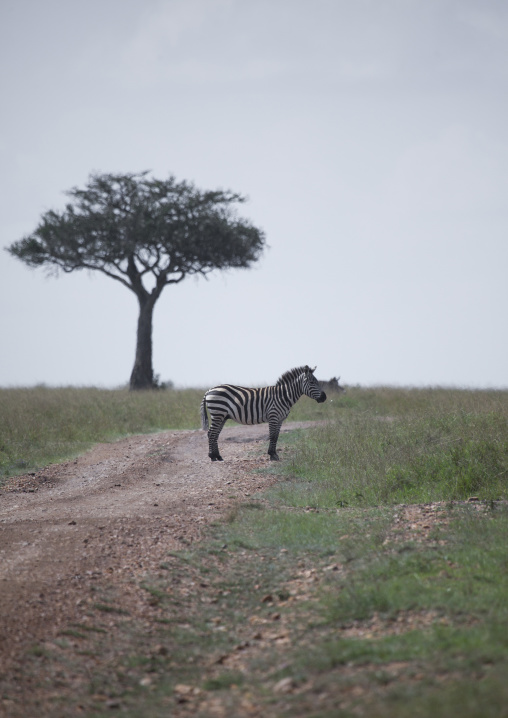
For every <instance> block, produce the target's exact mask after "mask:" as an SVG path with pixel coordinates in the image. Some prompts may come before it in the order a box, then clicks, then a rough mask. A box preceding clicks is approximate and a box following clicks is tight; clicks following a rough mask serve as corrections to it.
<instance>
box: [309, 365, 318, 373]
mask: <svg viewBox="0 0 508 718" xmlns="http://www.w3.org/2000/svg"><path fill="white" fill-rule="evenodd" d="M316 369H317V365H316V366H315V367H314V369H310V372H311V373H312V374H314V372H315V371H316Z"/></svg>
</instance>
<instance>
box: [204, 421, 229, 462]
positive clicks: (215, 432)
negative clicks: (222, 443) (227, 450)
mask: <svg viewBox="0 0 508 718" xmlns="http://www.w3.org/2000/svg"><path fill="white" fill-rule="evenodd" d="M225 423H226V417H223V416H214V417H213V419H212V425H211V427H210V429H209V430H208V450H209V453H208V456H209V457H210V458H211V460H212V461H223V458H222V456H221V455H220V454H219V443H218V442H219V434H220V433H221V431H222V428H223V426H224V424H225Z"/></svg>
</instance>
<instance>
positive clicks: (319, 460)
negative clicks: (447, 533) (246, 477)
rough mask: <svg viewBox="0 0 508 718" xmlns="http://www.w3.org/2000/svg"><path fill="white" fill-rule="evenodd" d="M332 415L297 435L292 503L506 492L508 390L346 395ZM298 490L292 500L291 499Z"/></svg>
mask: <svg viewBox="0 0 508 718" xmlns="http://www.w3.org/2000/svg"><path fill="white" fill-rule="evenodd" d="M345 399H346V398H344V399H338V400H337V402H336V404H335V406H333V405H332V406H331V407H330V408H329V417H330V420H329V421H328V422H327V423H326V424H325V425H323V426H319V427H317V428H315V429H313V430H306V431H303V432H300V434H299V435H298V437H296V439H295V438H292V439H289V441H290V442H291V443H290V446H291V447H292V450H291V458H290V460H289V462H287V463H286V464H285V466H284V467H283V471H284V473H285V474H286V475H287V476H288V477H291V478H292V479H295V478H296V479H299V480H300V481H299V482H298V483H297V484H296V485H295V483H294V481H293V482H292V484H291V489H290V490H289V486H288V485H287V484H286V485H282V486H281V487H279V488H278V489H276V492H275V493H276V495H277V496H278V497H279V498H280V499H282V500H283V501H284V502H285V503H287V502H288V501H289V502H290V503H296V505H311V506H323V507H332V506H361V505H370V506H374V505H379V504H384V503H408V502H425V501H439V500H460V499H467V498H469V497H471V496H473V495H474V496H477V497H478V498H480V499H487V500H489V499H490V500H495V499H500V498H507V497H508V392H506V391H465V390H464V391H460V390H445V389H425V390H416V389H413V390H406V389H389V388H378V389H369V390H361V389H356V390H352V391H350V392H348V395H347V403H346V401H345ZM290 495H291V497H290Z"/></svg>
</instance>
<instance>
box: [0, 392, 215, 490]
mask: <svg viewBox="0 0 508 718" xmlns="http://www.w3.org/2000/svg"><path fill="white" fill-rule="evenodd" d="M202 397H203V391H201V390H198V389H182V390H178V391H177V390H173V389H164V390H158V391H135V392H133V391H129V390H128V389H127V388H125V389H114V390H108V389H96V388H90V387H86V388H78V387H64V388H48V387H45V386H37V387H33V388H23V389H0V486H1V482H2V478H5V477H7V476H12V475H16V474H22V473H28V472H30V471H36V470H37V469H38V468H40V467H41V466H45V465H47V464H49V463H53V462H57V461H63V460H65V459H69V458H72V457H74V456H77V455H78V454H81V453H83V452H84V451H86V450H87V449H89V448H90V447H91V446H93V445H94V444H96V443H99V442H108V441H114V440H116V439H120V438H122V437H124V436H128V435H129V434H142V433H148V432H153V431H160V430H162V429H196V428H197V427H198V418H199V403H200V401H201V399H202Z"/></svg>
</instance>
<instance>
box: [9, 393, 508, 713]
mask: <svg viewBox="0 0 508 718" xmlns="http://www.w3.org/2000/svg"><path fill="white" fill-rule="evenodd" d="M13 391H14V392H16V391H20V392H21V391H23V390H13ZM27 391H29V390H27ZM33 391H34V392H38V391H39V390H33ZM52 391H57V390H43V392H42V394H44V392H50V393H51V392H52ZM58 391H60V390H58ZM61 391H62V392H67V391H68V390H61ZM72 391H75V392H77V394H76V395H73V396H79V393H80V391H83V392H84V393H83V395H81V396H80V397H79V401H81V400H82V401H83V402H84V405H85V406H88V407H89V406H90V403H94V402H93V401H92V400H91V398H90V397H92V396H94V397H95V403H97V404H98V405H99V406H102V407H103V409H102V413H103V414H104V415H107V414H108V413H109V412H110V410H112V409H111V406H112V405H114V406H115V413H116V415H117V416H124V417H128V416H129V415H130V414H135V413H136V411H138V408H139V413H140V415H143V414H144V415H145V417H148V419H147V420H146V421H145V423H144V424H143V429H142V430H143V431H150V430H155V429H156V428H166V427H168V426H171V427H172V428H176V427H177V426H181V427H182V428H190V427H192V426H194V427H195V426H197V419H198V412H197V408H198V406H199V402H200V400H201V392H196V393H195V394H192V393H191V392H190V391H189V392H187V393H185V392H173V391H171V390H170V391H168V392H165V391H164V392H154V393H150V394H147V395H146V396H140V395H137V394H128V393H127V392H126V393H125V394H123V395H122V394H121V393H118V394H114V393H113V394H109V393H108V392H100V391H98V390H72ZM95 391H97V392H98V393H97V394H93V392H95ZM87 392H90V393H89V395H88V398H87V397H86V394H87ZM3 396H4V395H3V394H2V397H3ZM69 396H70V395H69ZM20 398H21V395H18V396H17V399H18V400H19V399H20ZM332 399H333V401H332V402H331V403H328V402H327V403H326V404H323V405H317V404H316V403H314V402H311V401H310V400H306V399H302V400H301V401H300V402H299V403H298V404H297V405H296V406H295V407H294V409H293V411H292V413H291V416H290V419H294V420H306V419H318V420H323V419H326V420H327V421H326V423H323V424H322V425H320V426H318V427H316V428H314V429H306V430H305V431H298V432H293V433H292V434H290V435H282V436H281V439H280V442H281V445H282V447H283V450H284V451H283V455H284V456H285V457H287V459H286V460H285V461H281V462H280V463H279V464H274V465H270V471H271V472H276V473H278V475H279V479H280V480H279V481H278V483H277V484H276V485H275V486H274V487H273V488H272V489H270V490H269V491H266V492H263V493H260V494H258V495H256V496H251V497H250V498H249V501H248V502H246V503H243V504H241V503H240V504H238V506H237V507H236V510H235V511H232V512H231V514H230V516H229V519H228V520H227V521H225V522H223V523H221V524H219V525H217V526H215V527H213V528H212V529H211V530H210V533H209V535H208V537H207V538H206V539H205V540H203V541H202V542H200V543H198V544H194V545H193V546H190V547H188V548H187V549H186V551H185V552H172V553H170V552H168V554H167V556H166V558H165V561H164V562H163V563H162V564H161V566H160V569H161V570H160V571H159V572H158V573H157V574H156V575H150V576H144V577H142V578H140V579H139V580H138V582H137V585H136V586H133V585H129V587H128V589H126V595H129V596H130V597H131V599H132V593H133V592H135V591H137V595H138V596H139V604H140V605H141V604H142V605H146V606H148V607H149V608H148V609H147V612H146V613H145V614H143V613H141V614H137V613H135V612H129V614H127V613H125V611H126V606H125V605H124V603H125V602H124V600H123V598H122V593H121V586H117V589H116V590H117V593H115V592H112V593H111V594H105V595H106V596H107V599H108V600H106V598H104V600H101V602H100V603H98V602H97V597H96V596H95V593H94V596H93V598H94V600H93V601H92V603H91V606H90V611H91V612H92V613H91V614H90V616H89V617H88V618H89V620H92V621H93V624H92V625H93V629H92V628H89V627H88V626H87V624H86V623H83V624H77V623H74V624H70V625H69V626H68V629H67V630H64V631H62V635H63V636H67V638H68V639H69V645H67V644H65V645H64V643H61V644H58V643H57V644H56V645H55V646H54V647H53V648H52V647H49V648H48V647H45V646H42V647H41V646H35V647H33V649H32V651H31V653H30V655H29V656H27V669H26V670H33V672H34V675H39V672H40V671H42V669H43V668H44V670H45V673H43V672H41V673H40V675H41V676H42V675H48V674H49V675H60V674H61V672H62V671H63V672H65V670H67V666H72V671H73V676H74V677H75V676H76V675H86V678H84V679H83V686H85V687H88V688H87V690H88V693H87V694H85V693H83V690H84V689H83V690H82V689H79V690H78V689H73V690H76V691H77V693H76V697H74V695H72V697H71V696H69V697H68V698H63V699H62V698H60V699H59V700H63V701H64V704H63V705H64V708H63V709H62V711H61V715H70V714H71V713H72V710H71V708H70V706H71V705H72V706H74V707H75V706H77V705H78V704H79V707H80V708H79V711H80V714H82V715H85V716H86V715H94V716H101V715H111V711H112V708H115V707H117V704H118V705H119V706H120V709H121V712H122V715H125V716H127V717H132V718H135V717H136V716H139V715H144V716H147V717H149V718H150V717H152V716H153V718H159V716H160V717H162V716H165V715H169V714H171V715H196V716H203V717H204V716H209V715H221V714H222V715H238V716H243V715H250V714H253V715H255V714H256V711H257V714H259V715H266V716H278V717H280V718H284V717H285V716H292V717H299V716H302V717H303V716H308V717H310V716H312V717H313V718H328V717H330V718H331V717H332V716H337V715H340V716H353V715H363V716H373V715H375V716H380V717H381V718H384V717H385V716H393V717H394V718H403V717H405V716H408V715H411V716H416V717H417V718H419V717H422V718H424V717H425V718H426V717H427V716H432V717H433V718H445V717H447V716H449V715H461V716H463V717H464V718H476V716H486V718H501V716H504V715H506V705H507V701H508V687H507V684H506V678H505V677H506V674H507V672H508V633H507V631H506V625H507V622H508V602H507V601H506V596H507V595H508V509H507V506H506V503H505V502H506V499H508V392H504V391H498V392H495V391H459V390H445V389H425V390H406V389H389V388H376V389H360V388H350V389H348V393H347V394H346V395H345V396H344V395H343V396H340V397H338V396H337V397H336V398H334V397H332ZM26 400H27V401H28V403H29V404H30V401H29V399H26ZM13 401H14V404H16V401H15V399H14V400H13ZM39 401H41V400H40V399H39ZM51 401H52V400H51V398H50V397H49V396H47V397H45V400H44V402H45V403H44V402H42V403H41V407H42V406H43V405H44V406H47V405H51ZM65 401H66V402H67V404H68V405H69V411H70V410H71V409H72V407H71V406H70V405H71V404H72V403H73V402H72V401H69V398H68V397H67V398H66V400H65ZM124 401H125V402H127V404H123V409H122V408H121V407H122V402H124ZM131 401H132V402H134V403H132V404H131V403H129V402H131ZM144 401H146V402H147V403H148V405H150V407H148V408H146V409H144V410H143V409H142V408H141V407H142V404H141V403H140V404H138V403H136V402H144ZM77 402H78V399H76V404H77ZM18 403H22V402H18ZM57 403H58V402H56V398H55V404H57ZM2 406H4V404H3V403H2ZM10 406H11V409H10V413H11V418H10V422H11V427H15V425H16V421H14V419H13V418H12V415H13V414H14V413H15V410H14V409H13V408H12V407H13V404H11V405H10ZM34 406H35V407H36V412H35V413H38V416H39V421H44V422H45V423H47V424H48V426H49V425H51V426H52V428H51V430H49V429H48V428H47V434H46V436H49V437H58V436H59V434H58V431H59V429H58V424H57V420H58V414H59V412H60V411H62V406H63V405H62V404H60V405H59V406H60V409H57V410H55V411H53V412H50V411H46V410H44V411H43V410H42V408H41V407H39V408H38V405H36V402H35V403H34ZM106 406H107V407H110V408H105V407H106ZM178 407H180V408H178ZM186 407H187V408H186ZM94 411H95V409H94ZM90 412H92V409H90ZM28 413H29V412H27V413H25V414H24V415H23V416H24V418H23V419H22V420H21V421H18V422H17V424H18V426H21V425H22V423H23V421H25V422H26V424H27V431H28V428H29V418H27V417H28ZM20 416H21V414H20ZM71 416H72V415H71V414H69V415H67V422H63V424H65V423H68V422H69V421H71V419H70V417H71ZM89 416H90V414H87V411H84V410H83V411H81V410H79V411H77V414H76V417H77V418H75V419H74V424H75V426H74V429H75V431H76V434H79V435H80V436H82V435H83V432H84V433H85V434H86V426H87V424H88V423H89V421H88V417H89ZM41 417H42V418H41ZM2 421H4V420H3V419H2ZM136 421H138V417H136ZM115 422H116V423H114V426H113V428H112V427H111V424H109V425H108V428H107V429H106V431H107V432H110V435H111V436H117V435H122V434H125V433H128V430H129V429H128V427H129V424H128V422H127V423H125V424H122V422H121V421H119V420H115ZM192 422H194V424H193V423H192ZM92 423H93V422H92ZM107 423H108V422H106V424H107ZM77 424H79V425H80V426H82V429H80V430H79V431H78V430H77V429H76V425H77ZM99 425H100V422H97V426H99ZM95 429H96V427H94V430H95ZM133 430H138V429H133ZM16 431H17V432H18V434H19V432H21V431H22V430H21V429H20V428H18V429H16V430H15V429H14V428H11V434H10V435H9V436H11V437H12V436H14V435H16V436H17V435H18V434H16ZM61 431H62V434H63V435H65V431H67V430H66V429H64V427H63V425H62V428H61ZM68 432H69V433H72V432H70V430H68ZM1 435H2V437H3V436H4V431H2V434H1ZM97 435H98V434H93V436H97ZM87 436H88V435H87ZM91 436H92V432H91V430H90V435H89V438H88V439H87V440H88V441H92V440H99V439H91V438H90V437H91ZM53 440H54V439H50V440H49V444H51V443H52V442H53ZM100 440H104V436H103V435H101V437H100ZM44 441H45V439H44V432H42V431H41V438H40V439H39V444H40V446H41V447H42V448H41V452H42V453H41V455H43V448H44V447H43V445H44ZM12 443H13V442H12V440H11V439H8V440H7V442H6V444H5V445H6V446H7V447H8V448H9V447H10V446H11V445H12ZM28 445H29V442H28V443H25V446H28ZM9 450H10V449H9ZM12 456H14V454H12ZM11 460H12V459H11ZM471 497H475V499H476V500H475V501H473V502H469V503H468V502H467V500H468V499H470V498H471ZM431 502H441V503H440V504H439V506H435V507H432V510H433V511H434V509H435V512H434V514H433V516H434V518H435V519H436V520H435V521H434V522H433V526H434V528H432V530H430V533H429V534H428V535H426V536H425V537H423V535H418V534H417V533H411V532H410V531H409V529H408V530H406V529H404V528H403V527H402V528H401V525H400V522H399V518H398V517H399V516H401V515H402V514H403V512H404V511H405V510H406V509H407V506H406V505H409V504H413V503H419V504H423V503H431ZM429 510H430V509H429ZM101 598H102V594H101ZM130 605H137V604H130ZM112 607H114V608H112ZM72 639H73V640H74V641H75V642H76V643H77V644H78V646H79V648H76V647H73V646H72ZM90 656H94V661H93V662H92V661H91V660H90ZM85 665H86V668H85V667H84V666H85ZM51 666H53V668H51ZM51 670H53V674H52V673H51ZM282 679H287V680H288V681H289V683H288V684H287V685H289V689H288V692H287V693H285V692H284V693H280V692H278V691H277V686H278V685H279V684H280V682H281V680H282ZM41 680H42V679H41ZM59 680H60V679H59ZM73 680H74V679H73ZM70 684H72V685H74V684H73V683H72V681H70ZM80 691H81V692H80ZM61 692H62V691H61ZM65 701H67V703H65ZM108 701H109V702H110V703H109V705H108ZM54 714H55V715H60V713H58V711H56V710H55V713H54Z"/></svg>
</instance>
